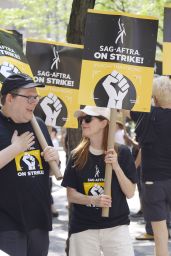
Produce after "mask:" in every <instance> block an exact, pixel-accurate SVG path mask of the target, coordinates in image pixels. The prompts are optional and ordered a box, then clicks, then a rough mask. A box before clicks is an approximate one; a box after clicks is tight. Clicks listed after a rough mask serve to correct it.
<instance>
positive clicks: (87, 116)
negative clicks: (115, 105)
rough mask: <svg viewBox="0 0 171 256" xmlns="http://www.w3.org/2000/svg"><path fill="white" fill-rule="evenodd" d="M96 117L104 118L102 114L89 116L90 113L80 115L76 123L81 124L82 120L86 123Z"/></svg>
mask: <svg viewBox="0 0 171 256" xmlns="http://www.w3.org/2000/svg"><path fill="white" fill-rule="evenodd" d="M94 117H95V118H97V119H99V120H104V119H105V118H104V117H103V116H90V115H86V116H80V117H78V123H79V124H80V125H81V124H82V122H83V120H84V122H85V123H86V124H89V123H90V122H91V121H92V120H93V118H94Z"/></svg>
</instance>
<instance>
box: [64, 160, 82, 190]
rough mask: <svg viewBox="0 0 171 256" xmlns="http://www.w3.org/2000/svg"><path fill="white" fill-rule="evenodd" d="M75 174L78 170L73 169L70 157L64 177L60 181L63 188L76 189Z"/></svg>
mask: <svg viewBox="0 0 171 256" xmlns="http://www.w3.org/2000/svg"><path fill="white" fill-rule="evenodd" d="M76 172H79V171H78V170H76V169H75V167H74V161H73V159H72V156H70V158H69V160H68V163H67V166H66V169H65V172H64V177H63V180H62V183H61V185H62V186H63V187H71V188H75V189H77V175H76Z"/></svg>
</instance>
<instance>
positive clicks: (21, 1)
mask: <svg viewBox="0 0 171 256" xmlns="http://www.w3.org/2000/svg"><path fill="white" fill-rule="evenodd" d="M15 2H16V3H17V5H16V6H17V7H15V8H6V9H2V8H0V23H1V26H3V28H5V29H17V30H19V31H20V32H21V33H23V34H24V35H25V36H27V37H28V36H29V37H34V38H41V39H47V38H49V39H52V40H57V41H59V40H63V39H64V37H65V33H66V32H65V31H66V26H67V24H68V18H69V13H70V10H71V4H72V0H67V1H64V0H60V1H57V0H36V1H35V0H18V1H14V0H13V1H12V2H11V3H13V5H14V4H15Z"/></svg>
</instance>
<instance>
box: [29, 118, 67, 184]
mask: <svg viewBox="0 0 171 256" xmlns="http://www.w3.org/2000/svg"><path fill="white" fill-rule="evenodd" d="M31 124H32V127H33V130H34V132H35V134H36V136H37V139H38V141H39V143H40V145H41V147H42V149H43V150H44V149H45V148H46V147H47V146H48V144H47V142H46V139H45V137H44V135H43V133H42V131H41V129H40V126H39V124H38V122H37V120H36V118H35V116H34V115H33V118H32V120H31ZM48 163H49V166H50V169H51V170H52V172H53V174H54V176H55V177H56V179H57V180H61V179H62V174H61V172H60V170H59V167H58V164H57V162H56V161H50V162H48Z"/></svg>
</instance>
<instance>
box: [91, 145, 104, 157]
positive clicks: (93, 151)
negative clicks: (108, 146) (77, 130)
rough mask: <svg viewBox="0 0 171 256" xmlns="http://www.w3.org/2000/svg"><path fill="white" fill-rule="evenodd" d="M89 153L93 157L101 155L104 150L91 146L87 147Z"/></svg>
mask: <svg viewBox="0 0 171 256" xmlns="http://www.w3.org/2000/svg"><path fill="white" fill-rule="evenodd" d="M89 151H90V152H91V153H92V154H93V155H97V156H98V155H103V154H104V150H103V149H95V148H93V147H92V146H91V145H90V146H89Z"/></svg>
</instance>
